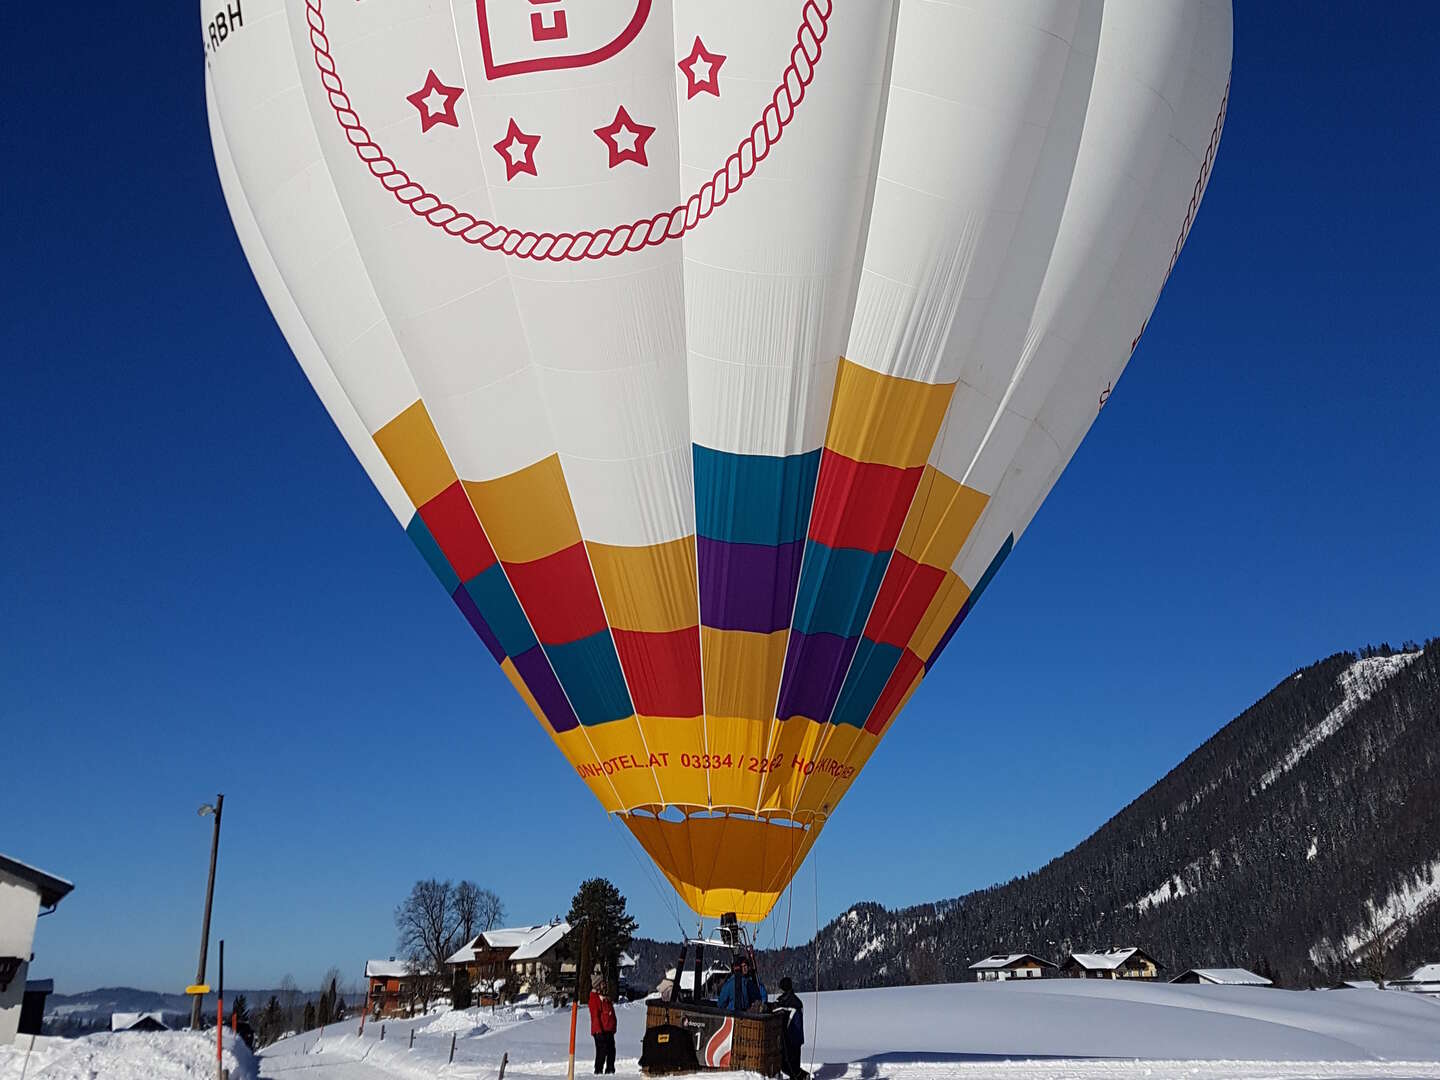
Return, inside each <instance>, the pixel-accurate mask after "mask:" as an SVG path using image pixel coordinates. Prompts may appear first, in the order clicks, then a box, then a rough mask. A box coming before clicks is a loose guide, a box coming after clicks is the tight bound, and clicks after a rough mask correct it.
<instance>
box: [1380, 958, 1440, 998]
mask: <svg viewBox="0 0 1440 1080" xmlns="http://www.w3.org/2000/svg"><path fill="white" fill-rule="evenodd" d="M1390 988H1391V989H1392V990H1408V991H1410V992H1411V993H1412V994H1434V995H1436V996H1437V997H1440V964H1421V965H1420V966H1419V967H1417V968H1416V969H1415V970H1414V971H1412V972H1411V973H1410V974H1409V975H1406V976H1405V978H1403V979H1391V980H1390Z"/></svg>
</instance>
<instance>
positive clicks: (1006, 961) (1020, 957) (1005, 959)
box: [970, 952, 1055, 971]
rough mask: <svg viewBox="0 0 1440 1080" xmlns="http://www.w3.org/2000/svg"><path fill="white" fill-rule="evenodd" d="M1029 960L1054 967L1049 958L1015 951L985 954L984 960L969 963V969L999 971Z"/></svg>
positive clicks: (1043, 965)
mask: <svg viewBox="0 0 1440 1080" xmlns="http://www.w3.org/2000/svg"><path fill="white" fill-rule="evenodd" d="M1030 961H1034V962H1035V963H1037V964H1039V965H1041V966H1042V967H1054V966H1055V965H1054V964H1052V963H1051V962H1050V961H1049V960H1046V959H1044V958H1043V957H1039V956H1035V955H1034V954H1033V953H1028V952H1017V953H996V954H995V955H994V956H987V957H986V958H985V959H984V960H981V961H979V962H978V963H974V964H971V965H970V970H971V971H1000V970H1003V969H1005V968H1009V967H1018V966H1020V965H1022V964H1027V963H1029V962H1030Z"/></svg>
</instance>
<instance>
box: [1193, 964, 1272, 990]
mask: <svg viewBox="0 0 1440 1080" xmlns="http://www.w3.org/2000/svg"><path fill="white" fill-rule="evenodd" d="M1170 981H1171V982H1172V983H1189V984H1192V985H1193V984H1197V983H1199V984H1203V985H1205V986H1274V985H1275V984H1274V983H1272V982H1271V981H1270V980H1269V979H1267V978H1265V976H1264V975H1256V974H1255V973H1254V972H1253V971H1246V970H1245V969H1244V968H1191V969H1190V970H1189V971H1182V972H1181V973H1180V974H1179V975H1176V976H1175V978H1173V979H1171V980H1170Z"/></svg>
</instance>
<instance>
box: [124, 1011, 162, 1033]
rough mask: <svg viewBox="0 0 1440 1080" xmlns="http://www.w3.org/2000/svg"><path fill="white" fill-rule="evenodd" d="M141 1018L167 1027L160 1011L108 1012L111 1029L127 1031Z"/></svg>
mask: <svg viewBox="0 0 1440 1080" xmlns="http://www.w3.org/2000/svg"><path fill="white" fill-rule="evenodd" d="M142 1020H153V1021H155V1023H157V1024H159V1025H160V1026H161V1027H165V1028H168V1027H169V1025H168V1024H166V1023H165V1017H164V1015H163V1014H162V1013H160V1012H117V1013H111V1014H110V1030H111V1031H129V1030H130V1029H131V1028H132V1027H134V1026H135V1025H136V1024H138V1023H140V1021H142Z"/></svg>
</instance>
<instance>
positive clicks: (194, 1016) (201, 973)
mask: <svg viewBox="0 0 1440 1080" xmlns="http://www.w3.org/2000/svg"><path fill="white" fill-rule="evenodd" d="M224 808H225V796H224V795H216V796H215V805H214V806H211V805H210V804H209V803H206V804H205V805H204V806H202V807H200V811H199V813H200V816H201V817H204V816H205V815H206V814H214V815H215V832H214V834H213V835H212V836H211V838H210V881H209V884H207V885H206V886H205V922H204V923H203V924H202V926H201V928H200V966H199V967H198V968H196V971H195V982H196V983H203V982H204V981H205V954H206V952H208V951H209V948H210V905H211V904H212V903H213V902H214V900H215V858H216V856H217V855H219V853H220V811H221V810H223V809H224ZM190 1027H191V1028H192V1029H199V1027H200V995H199V994H196V995H195V1000H194V1001H192V1002H191V1003H190Z"/></svg>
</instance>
